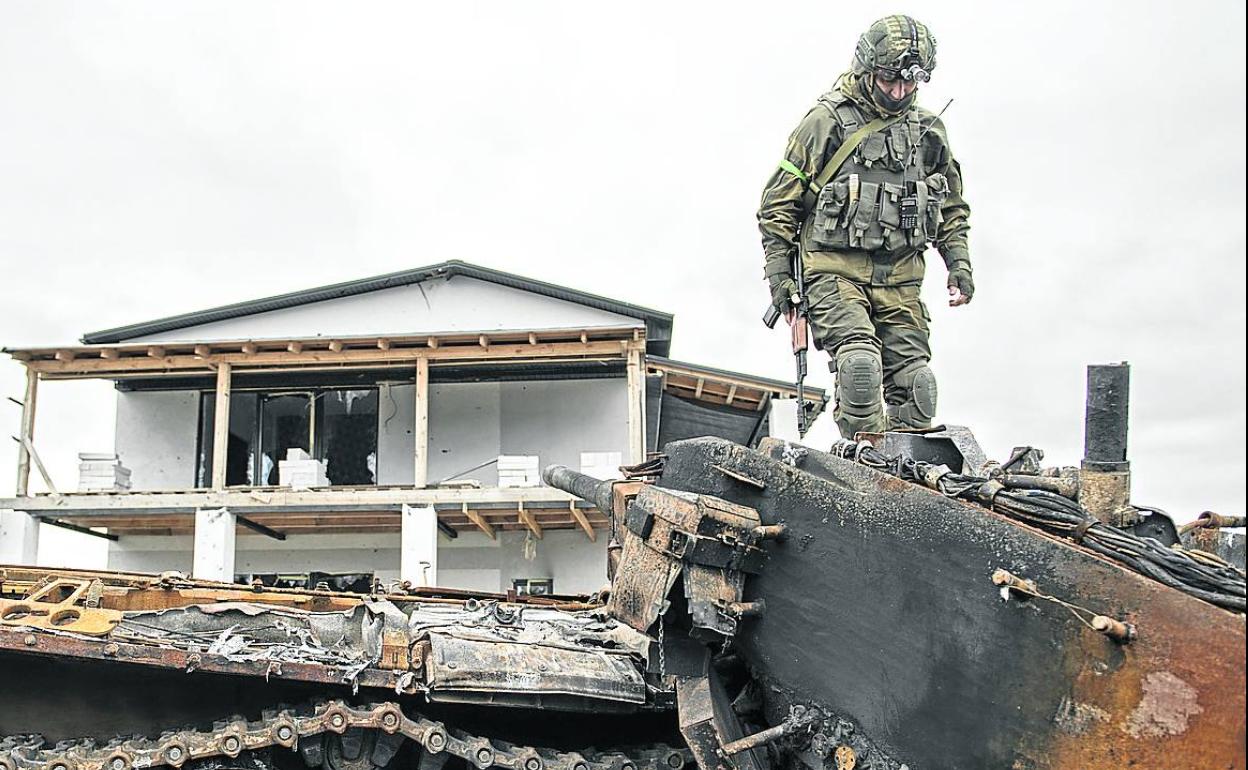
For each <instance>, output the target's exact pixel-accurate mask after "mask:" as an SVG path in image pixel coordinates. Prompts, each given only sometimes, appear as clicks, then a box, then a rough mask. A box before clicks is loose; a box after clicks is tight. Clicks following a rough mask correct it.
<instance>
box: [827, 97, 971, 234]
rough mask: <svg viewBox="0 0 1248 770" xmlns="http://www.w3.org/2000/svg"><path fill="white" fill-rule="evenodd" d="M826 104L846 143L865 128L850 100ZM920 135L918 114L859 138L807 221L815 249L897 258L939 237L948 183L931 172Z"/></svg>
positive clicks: (921, 130)
mask: <svg viewBox="0 0 1248 770" xmlns="http://www.w3.org/2000/svg"><path fill="white" fill-rule="evenodd" d="M825 106H828V107H829V108H830V109H831V110H832V112H833V114H834V115H835V117H836V119H837V122H838V123H839V124H840V125H841V128H842V136H844V137H846V141H848V140H849V139H850V138H851V137H853V135H854V132H855V131H858V130H859V129H860V128H862V127H863V126H864V125H866V124H865V123H864V121H863V118H862V115H861V113H860V111H859V110H858V109H857V108H856V107H855V106H853V105H852V104H851V103H848V102H840V103H839V104H830V103H825ZM923 133H924V132H923V126H922V124H921V122H920V120H919V114H918V112H917V111H915V110H911V111H910V112H908V113H907V114H906V115H905V117H904V118H901V119H898V120H896V121H894V122H892V123H891V124H890V125H887V126H884V127H882V128H879V129H877V130H874V131H872V132H870V133H868V134H866V136H865V137H861V138H860V142H859V143H858V145H857V147H856V148H854V149H853V151H852V152H851V153H850V154H849V155H848V156H847V157H845V159H844V161H842V162H841V164H840V167H839V168H836V169H828V171H830V172H831V179H830V181H829V182H828V183H827V184H825V185H823V187H822V188H821V189H820V190H819V194H818V197H817V198H816V200H815V201H814V205H813V210H812V211H811V215H810V217H809V220H808V223H809V226H810V228H811V232H810V243H811V246H812V247H814V248H815V249H821V250H833V251H835V250H841V249H861V250H863V251H887V252H892V253H896V252H901V251H907V250H922V249H924V248H926V247H927V245H928V244H929V243H930V242H931V241H933V240H934V239H935V238H936V234H937V232H938V231H939V228H940V223H941V222H942V221H943V217H942V215H941V207H942V206H943V205H944V202H945V198H946V197H947V196H948V194H949V182H948V180H947V179H945V177H944V175H943V174H939V173H929V172H928V169H927V167H926V159H925V157H924V152H923V148H922V147H921V143H922V139H923ZM835 160H836V156H834V157H833V162H835ZM821 176H823V174H821Z"/></svg>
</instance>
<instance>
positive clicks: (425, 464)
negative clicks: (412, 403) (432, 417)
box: [412, 358, 429, 489]
mask: <svg viewBox="0 0 1248 770" xmlns="http://www.w3.org/2000/svg"><path fill="white" fill-rule="evenodd" d="M412 437H413V439H414V440H415V447H416V453H415V458H414V461H415V469H414V470H415V476H414V479H415V482H414V483H415V486H416V488H417V489H423V488H424V487H426V486H428V484H429V359H427V358H418V359H416V421H415V425H414V427H413V429H412Z"/></svg>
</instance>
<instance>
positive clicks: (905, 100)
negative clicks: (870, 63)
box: [871, 78, 919, 115]
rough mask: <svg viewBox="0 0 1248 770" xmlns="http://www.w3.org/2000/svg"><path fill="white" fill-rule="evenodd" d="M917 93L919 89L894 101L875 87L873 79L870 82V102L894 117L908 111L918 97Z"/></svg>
mask: <svg viewBox="0 0 1248 770" xmlns="http://www.w3.org/2000/svg"><path fill="white" fill-rule="evenodd" d="M918 93H919V89H917V88H916V89H914V90H913V91H911V92H910V93H908V94H906V95H905V96H903V97H901V98H900V99H894V98H893V97H891V96H889V95H888V94H886V93H885V92H883V91H881V90H880V87H879V86H878V85H876V83H875V79H874V78H872V80H871V101H873V102H875V104H876V106H878V107H879V108H880V109H881V110H883V111H884V112H887V113H889V114H892V115H896V114H897V113H899V112H903V111H905V110H907V109H909V108H910V105H911V104H913V103H914V99H915V97H916V96H918Z"/></svg>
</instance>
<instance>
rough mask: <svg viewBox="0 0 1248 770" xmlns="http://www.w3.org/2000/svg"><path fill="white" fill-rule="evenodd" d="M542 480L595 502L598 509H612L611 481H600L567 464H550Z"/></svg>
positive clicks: (608, 510)
mask: <svg viewBox="0 0 1248 770" xmlns="http://www.w3.org/2000/svg"><path fill="white" fill-rule="evenodd" d="M542 481H545V482H546V483H547V484H549V485H550V486H552V487H554V488H555V489H562V490H563V491H564V492H567V493H568V494H571V495H576V496H577V497H579V498H581V499H582V500H585V501H586V502H590V503H593V504H594V505H595V506H597V508H598V510H600V511H603V512H610V511H611V487H612V485H613V483H612V482H610V481H600V480H599V479H596V478H594V477H593V476H586V475H585V474H584V473H580V472H578V471H574V470H572V469H571V468H569V467H568V466H566V465H548V466H546V468H545V470H543V471H542Z"/></svg>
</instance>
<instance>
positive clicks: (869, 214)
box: [758, 90, 970, 286]
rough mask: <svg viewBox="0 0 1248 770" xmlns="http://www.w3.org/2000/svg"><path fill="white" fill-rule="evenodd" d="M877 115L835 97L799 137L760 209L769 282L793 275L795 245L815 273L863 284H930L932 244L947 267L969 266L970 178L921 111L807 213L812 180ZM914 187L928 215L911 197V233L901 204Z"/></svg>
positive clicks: (861, 152) (890, 132) (861, 154)
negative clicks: (966, 192) (965, 189)
mask: <svg viewBox="0 0 1248 770" xmlns="http://www.w3.org/2000/svg"><path fill="white" fill-rule="evenodd" d="M876 117H877V116H876V115H875V114H873V113H869V112H867V111H866V110H865V109H864V108H863V107H862V105H860V104H859V103H857V102H856V101H855V100H852V99H849V98H847V97H845V96H844V95H842V94H841V93H840V92H839V91H836V90H833V91H831V92H829V93H828V94H825V95H824V96H823V97H821V98H820V100H819V103H818V104H817V105H816V106H815V107H814V108H813V109H812V110H811V111H810V112H809V113H807V115H806V117H805V118H803V119H802V122H801V123H800V124H799V125H798V127H797V129H796V130H795V131H794V132H793V135H792V136H791V137H790V138H789V144H788V149H787V150H786V151H785V154H784V160H783V161H781V164H780V167H779V168H778V169H777V170H776V172H775V173H774V174H772V176H771V179H770V180H768V182H767V187H766V189H765V190H764V191H763V199H762V203H761V205H760V206H759V210H758V222H759V229H760V230H761V231H762V235H763V252H764V254H765V257H764V259H765V265H766V266H765V272H766V274H767V275H768V277H771V276H774V275H777V274H786V273H788V272H789V271H790V269H791V268H789V267H788V266H789V265H790V264H791V259H792V255H793V249H795V248H801V249H802V256H803V265H804V267H805V272H806V274H807V275H814V274H818V273H831V274H833V275H837V276H841V277H843V278H847V279H849V280H851V281H854V282H855V283H859V284H864V285H877V286H880V285H883V286H896V285H902V284H914V283H920V282H922V280H923V269H924V265H923V254H924V252H925V250H926V248H927V246H928V245H929V244H935V246H936V248H937V249H938V250H939V252H940V255H941V257H942V258H943V259H944V261H945V264H946V266H949V267H952V266H953V263H954V262H965V263H966V264H967V265H968V266H969V264H970V252H969V251H968V249H967V231H968V230H969V229H970V224H969V222H968V220H969V217H970V207H969V206H968V205H967V204H966V201H964V200H963V199H962V173H961V170H960V168H959V166H958V162H957V161H956V160H955V159H954V157H953V153H952V152H951V151H950V149H949V140H948V137H947V136H946V134H945V127H944V124H943V123H942V122H941V121H940V119H939V118H937V117H936V116H935V115H933V114H932V113H931V112H929V111H927V110H924V109H922V108H918V107H915V108H912V109H911V110H910V112H909V113H907V114H906V115H905V116H903V117H902V118H901V119H900V120H898V121H897V122H896V123H894V124H893V125H892V126H890V127H887V128H884V129H882V130H880V131H877V132H876V133H875V134H872V135H870V136H868V137H867V139H866V140H865V141H863V143H862V144H861V145H859V146H858V148H857V149H856V150H855V151H854V152H853V153H852V154H851V155H850V156H849V158H848V159H847V160H846V162H845V163H844V165H842V166H841V168H840V170H839V171H838V172H837V173H836V175H835V176H834V177H833V178H832V180H830V181H829V182H828V184H827V185H826V186H825V188H824V190H823V191H822V193H821V194H820V195H819V198H818V201H817V202H816V203H815V204H814V205H812V206H811V210H810V211H807V210H806V209H805V206H804V204H803V198H804V197H805V196H806V193H807V189H808V187H809V185H810V183H811V181H812V180H814V179H815V178H816V177H818V175H819V172H820V171H821V170H822V169H823V167H824V165H825V164H826V163H827V162H828V160H829V159H830V158H831V157H832V156H833V155H834V154H835V153H836V151H837V149H838V148H839V147H840V146H841V142H842V140H843V139H844V138H845V137H846V136H848V135H849V134H850V133H852V132H853V130H854V129H855V128H856V127H858V126H861V125H866V124H867V123H868V122H870V121H871V120H872V119H874V118H876ZM915 147H917V151H914V148H915ZM907 183H909V184H907ZM915 190H917V191H918V193H919V196H920V197H919V203H918V207H919V213H918V216H917V217H915V216H914V212H915V211H916V208H915V205H914V202H913V201H914V196H913V193H912V192H911V193H910V196H911V197H910V200H911V204H910V205H911V208H910V210H909V211H910V214H911V217H910V218H909V220H908V223H909V224H914V223H915V221H916V220H917V222H918V224H917V225H916V226H915V227H914V228H912V229H910V230H906V229H903V228H900V227H899V224H900V223H901V222H902V221H903V220H901V218H900V211H901V209H900V208H899V203H900V202H901V200H902V198H904V197H906V195H907V193H908V191H915ZM799 237H800V241H799Z"/></svg>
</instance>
